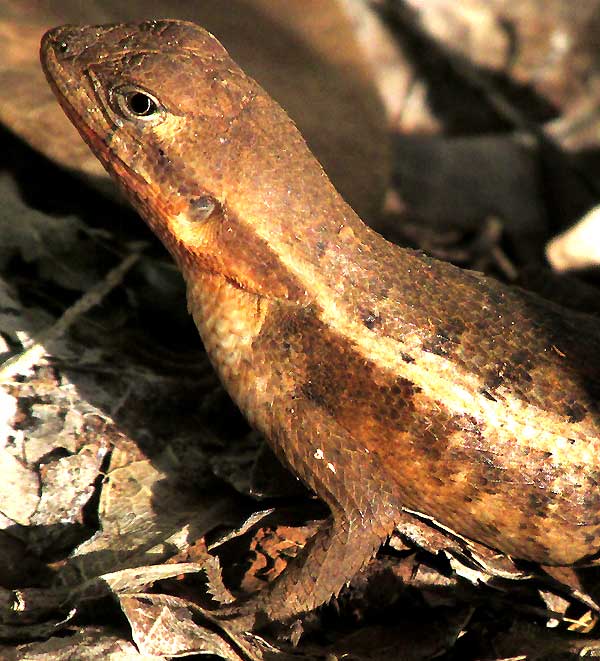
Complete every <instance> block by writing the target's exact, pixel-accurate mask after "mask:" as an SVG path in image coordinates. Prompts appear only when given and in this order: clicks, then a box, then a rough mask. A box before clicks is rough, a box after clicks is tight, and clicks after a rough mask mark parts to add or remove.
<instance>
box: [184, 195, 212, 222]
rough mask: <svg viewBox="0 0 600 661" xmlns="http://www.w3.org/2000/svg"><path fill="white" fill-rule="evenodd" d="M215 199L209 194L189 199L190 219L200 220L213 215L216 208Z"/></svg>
mask: <svg viewBox="0 0 600 661" xmlns="http://www.w3.org/2000/svg"><path fill="white" fill-rule="evenodd" d="M217 204H218V202H217V200H215V199H214V198H213V197H211V196H210V195H200V196H198V197H193V198H192V199H191V200H190V211H191V212H192V213H191V214H190V220H192V221H193V222H202V221H204V220H206V219H207V218H210V216H212V215H213V213H214V212H215V209H216V208H217Z"/></svg>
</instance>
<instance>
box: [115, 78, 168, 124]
mask: <svg viewBox="0 0 600 661" xmlns="http://www.w3.org/2000/svg"><path fill="white" fill-rule="evenodd" d="M113 98H114V100H115V102H116V106H117V109H118V110H119V112H120V113H121V114H122V115H124V116H125V117H126V118H127V119H137V120H142V121H148V120H151V119H156V117H157V116H158V115H159V114H160V110H161V107H160V103H159V102H158V101H157V99H155V98H154V97H153V96H152V95H151V94H149V93H148V92H146V90H143V89H140V88H139V87H133V86H130V85H127V86H123V87H119V88H117V89H115V90H114V91H113Z"/></svg>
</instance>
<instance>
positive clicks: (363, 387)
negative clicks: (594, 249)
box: [41, 21, 600, 619]
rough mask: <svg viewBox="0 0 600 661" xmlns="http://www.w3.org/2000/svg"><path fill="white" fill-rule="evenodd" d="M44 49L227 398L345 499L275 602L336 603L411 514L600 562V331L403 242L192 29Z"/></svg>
mask: <svg viewBox="0 0 600 661" xmlns="http://www.w3.org/2000/svg"><path fill="white" fill-rule="evenodd" d="M41 54H42V63H43V66H44V70H45V72H46V75H47V78H48V80H49V82H50V84H51V86H52V87H53V89H54V91H55V93H56V95H57V97H58V99H59V101H60V103H61V105H62V106H63V108H64V110H65V112H66V113H67V115H68V116H69V118H70V119H71V121H72V122H73V123H74V124H75V125H76V126H77V128H78V129H79V131H80V133H81V135H82V136H83V138H84V139H85V140H86V141H87V143H88V144H89V146H90V147H91V149H92V150H93V151H94V153H95V154H96V155H97V156H98V158H99V159H100V161H101V162H102V163H103V164H104V166H105V167H106V168H107V170H108V171H109V172H110V173H111V175H112V176H113V177H114V179H115V180H116V182H117V184H118V185H119V186H120V188H121V189H122V190H123V191H124V193H125V194H126V195H127V196H128V198H129V199H130V201H131V202H132V204H133V205H134V206H135V207H136V208H137V209H138V211H139V212H140V214H141V215H142V217H143V218H144V219H145V221H146V222H147V223H148V225H149V226H150V227H151V228H152V230H153V231H154V232H155V233H156V234H157V235H158V237H159V238H160V239H161V240H162V241H163V243H164V244H165V246H166V247H167V249H168V250H169V251H170V253H171V254H172V256H173V258H174V260H175V261H176V263H177V264H178V265H179V267H180V269H181V271H182V273H183V276H184V278H185V281H186V285H187V292H188V307H189V310H190V312H191V314H192V315H193V318H194V321H195V323H196V325H197V327H198V330H199V332H200V335H201V337H202V340H203V342H204V344H205V347H206V349H207V352H208V354H209V357H210V359H211V361H212V363H213V364H214V366H215V368H216V370H217V372H218V373H219V375H220V378H221V379H222V381H223V383H224V385H225V387H226V388H227V390H228V391H229V393H230V394H231V395H232V397H233V399H234V400H235V401H236V402H237V404H238V406H239V407H240V409H241V410H242V411H243V412H244V414H245V415H246V416H247V418H248V419H249V420H250V422H251V423H252V424H253V425H254V426H255V427H256V428H257V429H259V430H260V431H261V432H262V433H263V434H264V435H265V437H266V438H267V439H268V441H269V442H270V444H271V446H272V447H273V449H274V450H275V452H276V453H277V455H278V456H279V457H280V458H281V459H282V461H283V462H284V463H286V464H287V465H288V466H289V467H290V468H291V469H292V470H293V471H294V472H295V473H296V474H297V475H298V476H299V477H300V478H301V479H302V480H303V481H304V482H305V483H306V484H307V485H308V486H309V487H311V488H312V489H313V490H314V491H315V492H316V493H317V494H318V495H319V496H320V497H321V498H322V499H323V500H324V501H325V502H326V503H327V504H328V505H329V507H330V509H331V517H330V519H329V520H328V521H327V522H326V523H325V524H324V526H323V528H322V529H321V530H320V531H319V533H318V534H317V535H316V536H315V538H314V539H313V540H311V541H310V542H309V544H308V545H307V547H306V548H305V549H304V552H303V554H302V555H301V556H300V558H298V559H297V561H296V562H295V563H292V565H291V566H289V567H288V568H287V569H286V571H285V572H284V573H283V575H282V576H281V577H280V578H279V579H278V580H276V581H275V582H274V583H273V584H272V585H271V586H270V587H269V588H268V589H266V590H264V591H263V592H262V593H261V594H260V595H259V596H258V597H257V598H256V599H255V601H254V602H253V603H254V608H255V609H256V610H257V611H260V612H261V613H262V614H263V615H264V616H266V617H267V618H268V619H286V618H290V617H292V616H294V615H296V614H298V613H300V612H303V611H306V610H309V609H312V608H314V607H316V606H318V605H319V604H321V603H323V602H324V601H326V600H327V599H329V598H330V597H331V595H333V594H336V593H337V592H338V591H339V589H340V588H341V587H342V586H343V584H344V583H345V582H346V581H347V580H348V579H350V578H351V577H352V576H353V575H354V574H355V573H356V572H357V571H358V570H359V569H360V568H361V566H362V565H364V564H365V563H366V562H367V561H368V560H369V559H370V558H371V556H372V555H373V553H374V552H375V551H376V550H377V548H378V546H379V545H380V544H381V542H382V541H383V540H384V539H385V538H386V536H387V535H389V534H390V532H391V531H392V530H393V528H394V525H395V524H396V522H397V521H398V520H399V518H400V513H401V512H402V511H403V508H409V509H412V510H418V511H421V512H424V513H425V514H427V515H430V516H432V517H434V518H435V519H436V520H438V521H439V522H441V523H442V524H444V525H445V526H448V527H449V528H451V529H453V530H455V531H457V532H459V533H461V534H462V535H464V536H466V537H469V538H472V539H474V540H477V541H479V542H482V543H484V544H487V545H488V546H490V547H492V548H495V549H499V550H500V551H503V552H504V553H508V554H511V555H514V556H516V557H519V558H524V559H527V560H531V561H536V562H541V563H545V564H555V565H570V564H573V563H576V562H579V561H584V560H586V559H589V558H590V557H591V556H593V555H595V554H596V553H597V552H598V551H599V550H600V489H599V487H598V483H599V481H600V423H599V417H598V401H599V396H600V376H599V375H600V325H599V324H598V322H597V321H596V320H595V319H593V318H591V317H587V316H585V315H579V314H576V313H572V312H568V311H566V310H564V309H562V308H559V307H557V306H555V305H553V304H550V303H548V302H546V301H544V300H542V299H540V298H538V297H536V296H534V295H532V294H529V293H527V292H525V291H522V290H519V289H515V288H509V287H506V286H504V285H502V284H500V283H498V282H497V281H495V280H493V279H488V278H485V277H483V276H481V275H479V274H476V273H472V272H468V271H464V270H461V269H459V268H456V267H454V266H452V265H449V264H446V263H443V262H440V261H437V260H434V259H431V258H429V257H426V256H424V255H422V254H420V253H418V252H416V251H412V250H408V249H403V248H400V247H398V246H395V245H393V244H391V243H388V242H387V241H385V240H384V239H383V238H382V237H381V236H379V235H378V234H377V233H375V232H374V231H373V230H371V229H369V228H368V227H367V226H366V225H365V224H364V223H363V222H362V221H361V220H360V218H358V216H357V215H356V214H355V213H354V212H353V210H352V209H351V208H350V207H349V206H348V205H347V204H346V203H345V202H344V200H343V199H342V198H341V197H340V195H339V194H338V193H337V191H336V190H335V189H334V187H333V186H332V185H331V183H330V182H329V180H328V179H327V177H326V175H325V173H324V172H323V170H322V168H321V167H320V165H319V164H318V162H317V161H316V160H315V159H314V157H313V156H312V154H311V153H310V151H309V150H308V148H307V146H306V144H305V143H304V141H303V139H302V137H301V136H300V134H299V132H298V131H297V129H296V128H295V126H294V124H293V123H292V121H291V120H290V119H289V118H288V117H287V115H286V114H285V112H284V111H283V110H282V109H281V108H280V107H279V106H278V105H277V104H276V103H275V102H274V101H273V100H272V99H271V98H270V97H269V96H268V95H267V94H266V93H265V92H264V91H263V90H262V89H261V88H260V87H259V85H258V84H257V83H256V82H255V81H253V80H252V79H250V78H249V77H247V76H246V75H245V74H244V73H243V72H242V70H241V69H240V68H239V67H238V66H237V65H236V64H235V63H234V62H233V61H232V60H231V59H230V58H229V56H228V55H227V53H226V51H225V50H224V48H223V47H222V46H221V45H220V44H219V43H218V41H217V40H216V39H215V38H214V37H213V36H212V35H210V34H209V33H207V32H206V31H204V30H203V29H201V28H199V27H197V26H195V25H193V24H190V23H184V22H179V21H147V22H144V23H139V24H121V25H111V26H89V27H82V28H76V27H71V26H65V27H63V28H57V29H55V30H53V31H50V32H49V33H47V34H46V36H45V37H44V40H43V42H42V50H41Z"/></svg>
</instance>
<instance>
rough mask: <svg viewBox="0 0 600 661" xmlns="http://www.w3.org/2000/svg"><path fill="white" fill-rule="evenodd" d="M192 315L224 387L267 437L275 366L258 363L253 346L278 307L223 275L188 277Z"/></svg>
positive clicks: (190, 274)
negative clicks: (270, 377)
mask: <svg viewBox="0 0 600 661" xmlns="http://www.w3.org/2000/svg"><path fill="white" fill-rule="evenodd" d="M185 278H186V282H187V300H188V310H189V311H190V314H191V315H192V317H193V319H194V323H195V324H196V327H197V328H198V332H199V333H200V336H201V337H202V341H203V343H204V347H205V349H206V352H207V354H208V357H209V359H210V361H211V363H212V364H213V366H214V368H215V370H216V371H217V373H218V375H219V378H220V379H221V381H222V383H223V385H224V386H225V388H226V389H227V391H228V392H229V394H230V395H231V397H232V398H233V400H234V401H235V402H236V404H237V405H238V407H239V408H240V409H241V410H242V411H243V412H244V413H245V414H246V416H247V417H248V418H249V421H250V423H251V424H252V425H253V426H255V427H257V428H258V429H260V430H261V431H263V432H265V431H266V427H267V426H268V424H269V423H268V419H266V418H265V415H264V413H265V411H266V410H267V409H268V405H267V404H268V402H269V401H270V399H271V398H272V393H270V391H269V383H268V379H269V376H270V369H271V368H270V366H268V365H266V364H257V363H256V361H254V360H253V358H252V344H253V341H254V340H255V338H256V337H257V336H258V335H259V333H260V331H261V329H262V327H263V323H264V321H265V319H266V317H267V316H268V314H269V312H270V310H271V308H272V306H274V305H277V302H276V301H273V300H270V299H268V298H266V297H263V296H260V295H257V294H254V293H252V292H248V291H246V290H244V289H241V288H239V287H236V286H235V285H234V284H232V283H231V282H229V281H228V280H227V279H226V278H224V277H223V276H222V275H220V274H216V273H210V272H207V271H202V270H194V271H193V272H190V271H188V272H187V273H186V274H185Z"/></svg>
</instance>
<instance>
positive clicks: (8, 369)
mask: <svg viewBox="0 0 600 661" xmlns="http://www.w3.org/2000/svg"><path fill="white" fill-rule="evenodd" d="M140 256H141V251H138V252H134V253H133V254H131V255H128V256H127V257H126V258H125V259H124V260H123V261H122V262H121V263H120V264H119V265H118V266H116V267H115V268H114V269H112V270H111V271H109V272H108V273H107V274H106V277H105V278H104V279H103V280H101V281H100V282H98V283H96V284H95V285H94V286H93V287H92V288H91V289H89V290H88V291H87V292H86V293H85V294H84V295H83V296H82V297H81V298H80V299H79V300H78V301H77V302H76V303H75V304H74V305H72V306H71V307H70V308H67V309H66V310H65V311H64V313H63V314H62V315H61V316H60V317H59V319H58V320H57V321H56V323H54V324H53V325H52V326H50V327H49V328H47V329H46V330H43V331H41V332H40V333H37V334H36V337H35V341H34V343H33V344H32V345H31V346H30V347H28V348H27V349H25V351H22V352H21V353H18V354H17V355H15V356H12V357H11V358H9V359H8V360H6V361H5V362H4V363H2V365H0V382H5V381H9V380H10V379H12V377H14V376H15V375H17V374H23V373H24V372H26V371H27V370H29V369H31V367H33V365H35V364H36V363H37V362H38V361H39V360H40V359H41V358H42V357H43V356H44V355H45V354H46V352H47V346H48V345H49V344H51V343H52V342H54V341H55V340H57V339H58V338H59V337H60V336H61V335H63V334H64V333H65V332H66V331H67V329H68V328H69V327H70V326H71V325H72V324H73V323H74V322H75V321H77V319H78V318H79V317H81V316H82V315H84V314H85V313H86V312H87V311H88V310H89V309H90V308H92V307H94V305H97V304H98V303H100V302H101V301H102V299H103V298H104V297H105V296H106V295H107V294H108V293H109V292H110V291H111V290H112V289H114V288H115V287H116V286H117V285H119V284H120V283H121V282H122V281H123V278H124V276H125V274H126V273H127V271H129V269H130V268H131V267H132V266H133V265H134V264H135V263H136V262H137V261H138V260H139V258H140Z"/></svg>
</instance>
